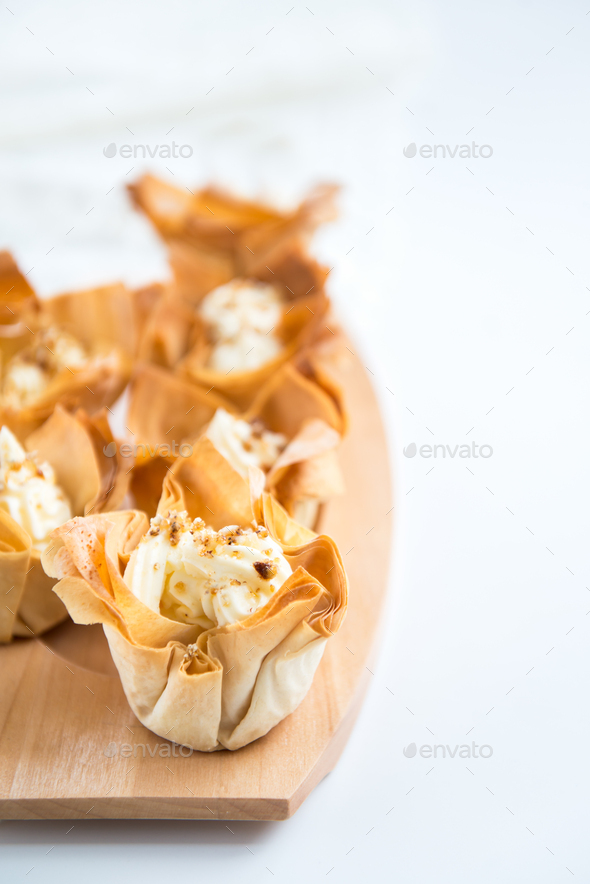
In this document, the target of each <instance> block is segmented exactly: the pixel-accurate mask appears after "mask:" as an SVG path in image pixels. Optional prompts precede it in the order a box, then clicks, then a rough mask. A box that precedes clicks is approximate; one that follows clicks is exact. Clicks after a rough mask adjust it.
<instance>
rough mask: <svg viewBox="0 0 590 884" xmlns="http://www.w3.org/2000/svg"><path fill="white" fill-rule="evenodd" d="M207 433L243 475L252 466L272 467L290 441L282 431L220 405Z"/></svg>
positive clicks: (246, 476)
mask: <svg viewBox="0 0 590 884" xmlns="http://www.w3.org/2000/svg"><path fill="white" fill-rule="evenodd" d="M205 435H206V436H207V437H208V438H209V439H210V440H211V442H213V444H214V446H215V447H216V449H217V450H218V451H219V453H220V454H222V455H223V456H224V457H225V459H226V460H227V461H228V463H230V464H231V466H232V467H233V468H234V470H235V471H236V472H237V473H239V474H240V476H242V477H243V478H244V479H247V478H248V468H249V467H258V468H259V469H261V470H264V471H265V472H267V471H268V470H270V468H271V467H272V466H273V464H274V462H275V461H276V459H277V458H278V456H279V454H280V453H281V451H282V450H283V448H284V447H285V445H286V444H287V437H286V436H283V434H282V433H273V432H271V431H270V430H267V429H266V428H265V427H264V424H262V423H261V422H260V421H255V422H253V423H248V421H245V420H242V419H241V418H238V417H233V415H231V414H229V412H227V411H225V409H224V408H218V409H217V411H216V412H215V414H214V416H213V420H212V421H211V423H210V424H209V426H208V427H207V432H206V434H205Z"/></svg>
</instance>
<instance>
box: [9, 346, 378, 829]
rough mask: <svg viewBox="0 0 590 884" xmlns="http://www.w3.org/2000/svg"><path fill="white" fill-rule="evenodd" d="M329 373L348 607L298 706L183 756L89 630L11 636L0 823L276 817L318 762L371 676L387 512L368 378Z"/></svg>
mask: <svg viewBox="0 0 590 884" xmlns="http://www.w3.org/2000/svg"><path fill="white" fill-rule="evenodd" d="M339 374H340V375H341V378H340V379H341V381H342V383H343V385H344V388H345V390H346V396H347V402H348V406H349V409H350V416H351V426H350V432H349V435H348V436H347V438H346V439H345V441H344V443H343V445H342V454H341V463H342V467H343V470H344V475H345V477H346V486H347V490H346V494H345V496H344V497H340V498H338V499H337V500H335V501H334V502H333V503H331V504H329V505H328V506H327V507H326V508H325V512H324V513H323V515H322V523H321V525H320V530H321V531H322V532H325V533H328V534H330V535H332V536H333V537H334V538H335V539H336V541H337V542H338V544H339V545H340V549H341V551H342V554H343V557H344V563H345V566H346V568H347V571H348V574H349V578H350V603H349V608H348V614H347V617H346V619H345V621H344V624H343V627H342V628H341V630H340V631H339V633H338V634H337V635H336V636H335V637H334V638H332V639H330V641H329V642H328V645H327V648H326V652H325V654H324V657H323V660H322V662H321V664H320V666H319V669H318V671H317V673H316V677H315V680H314V683H313V685H312V688H311V690H310V691H309V694H308V695H307V697H306V698H305V700H304V701H303V703H302V704H301V706H300V707H299V708H298V709H297V710H296V712H294V713H293V714H292V715H290V716H289V717H288V718H287V719H285V720H284V721H283V722H281V724H279V725H278V726H277V727H276V728H274V729H273V730H272V731H271V732H270V733H269V734H267V735H266V736H265V737H263V738H262V739H260V740H257V741H256V742H254V743H251V744H250V745H249V746H246V747H244V748H243V749H239V750H238V751H236V752H229V751H220V752H213V753H211V754H208V753H201V752H193V753H192V754H190V755H189V756H188V757H183V756H181V755H180V752H179V747H178V746H176V745H175V744H174V743H168V741H167V740H164V739H162V738H160V737H157V736H156V735H155V734H153V733H151V731H148V730H147V729H146V728H144V727H143V725H141V724H140V723H139V722H138V720H137V719H136V718H135V716H134V715H133V713H132V712H131V709H130V708H129V706H128V704H127V701H126V699H125V695H124V694H123V690H122V688H121V684H120V681H119V678H118V675H117V671H116V669H115V667H114V665H113V662H112V660H111V657H110V653H109V649H108V645H107V643H106V639H105V637H104V634H103V632H102V627H101V626H76V625H75V624H73V623H71V622H67V623H65V624H62V625H61V626H59V627H57V628H56V629H54V630H52V632H50V633H47V634H46V635H44V636H42V637H41V638H39V639H23V640H16V641H15V642H14V643H13V644H11V645H7V646H3V647H0V673H1V674H0V683H1V689H0V818H1V819H78V818H80V819H97V818H104V819H114V818H131V819H148V818H155V819H203V818H204V819H224V820H231V819H255V820H282V819H286V818H288V817H289V816H291V814H293V813H294V812H295V810H297V808H298V807H299V805H300V804H301V802H302V801H303V800H304V799H305V798H306V797H307V795H309V793H310V792H311V790H312V789H313V788H314V787H315V786H316V785H317V784H318V783H319V782H320V780H322V779H323V777H325V775H326V774H327V773H329V771H330V770H332V768H333V767H334V765H335V764H336V762H337V760H338V757H339V756H340V753H341V752H342V749H343V748H344V745H345V743H346V740H347V738H348V735H349V734H350V731H351V728H352V726H353V724H354V720H355V718H356V715H357V713H358V711H359V708H360V705H361V702H362V698H363V696H364V693H365V690H366V687H367V684H368V681H369V679H370V678H371V674H370V671H369V668H370V667H371V656H372V651H373V646H374V638H375V634H376V632H377V630H378V625H379V621H380V618H381V612H382V607H383V600H384V596H385V592H386V586H387V574H388V564H389V548H390V538H391V520H392V507H393V501H392V497H391V494H392V492H391V482H390V473H389V465H388V458H387V448H386V442H385V435H384V430H383V426H382V423H381V418H380V415H379V410H378V406H377V401H376V398H375V394H374V392H373V390H372V387H371V384H370V382H369V379H368V376H367V374H366V372H365V370H364V368H363V367H362V365H361V364H360V363H359V361H358V359H357V358H356V357H353V356H352V355H350V356H347V358H346V360H345V361H344V363H343V365H342V366H341V368H340V369H339ZM367 667H369V668H367ZM189 751H190V750H188V749H186V748H184V749H183V752H184V753H185V755H186V753H188V752H189ZM173 753H176V754H173Z"/></svg>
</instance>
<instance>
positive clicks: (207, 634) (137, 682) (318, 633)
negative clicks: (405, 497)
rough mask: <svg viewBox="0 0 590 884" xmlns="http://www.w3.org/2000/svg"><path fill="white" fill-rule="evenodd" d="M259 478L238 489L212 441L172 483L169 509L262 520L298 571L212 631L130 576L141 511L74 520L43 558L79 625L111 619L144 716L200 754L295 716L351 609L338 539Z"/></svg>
mask: <svg viewBox="0 0 590 884" xmlns="http://www.w3.org/2000/svg"><path fill="white" fill-rule="evenodd" d="M255 472H256V471H254V473H255ZM259 479H260V477H257V476H255V475H253V480H252V483H251V486H250V487H248V486H247V485H244V484H243V483H240V484H238V485H236V484H235V480H234V476H233V475H232V473H231V472H229V471H228V465H227V462H226V461H225V460H224V459H223V458H222V457H221V456H220V455H219V454H218V452H217V451H216V450H215V448H213V446H212V444H211V443H210V442H209V440H208V439H206V438H203V439H201V440H200V441H199V442H198V443H197V446H196V447H195V452H194V454H193V457H191V458H190V460H189V461H185V462H184V464H183V469H182V470H181V471H180V472H179V473H178V474H177V475H175V476H169V477H168V478H167V479H166V481H165V483H164V489H163V494H162V499H161V501H160V511H161V512H162V513H168V512H179V511H183V510H186V511H187V512H188V514H189V517H190V518H196V517H200V518H203V519H204V520H205V521H206V522H207V523H208V524H209V525H211V527H213V528H215V529H217V530H219V529H221V528H222V527H224V526H226V525H236V524H237V525H242V526H251V525H252V524H253V521H254V520H256V522H257V523H258V524H259V525H264V526H266V528H267V529H268V531H269V533H270V534H271V535H272V537H273V538H275V539H276V540H277V541H278V542H279V543H280V545H281V547H282V550H283V554H284V555H285V557H286V558H287V560H288V561H289V563H290V565H291V567H292V568H293V574H292V575H291V576H290V577H289V578H288V579H287V580H286V582H285V583H284V584H283V585H282V586H281V587H280V588H279V589H278V590H277V592H276V593H275V594H274V595H273V596H272V598H271V599H270V600H269V602H268V603H267V604H266V605H265V606H264V607H263V608H260V609H259V610H257V611H256V612H255V613H254V614H251V615H250V616H249V617H248V618H247V619H245V620H242V621H238V622H236V623H232V624H230V625H226V626H222V627H215V628H212V629H208V630H203V629H202V628H201V627H197V626H192V625H187V624H182V623H177V622H175V621H172V620H169V619H167V618H166V617H163V616H162V615H160V614H158V613H155V612H154V611H152V610H150V609H149V608H147V607H146V606H145V605H144V604H143V603H142V602H141V601H139V599H137V598H136V597H135V596H134V595H133V594H132V593H131V591H130V590H129V588H128V587H127V586H126V584H125V583H124V581H123V579H122V574H123V571H124V568H125V565H126V564H127V562H128V560H129V556H130V554H131V552H132V551H133V549H134V548H135V547H136V546H137V544H138V542H139V540H140V538H141V537H142V536H143V534H145V532H146V531H147V529H148V521H147V518H146V516H145V514H143V513H140V512H137V511H119V512H116V513H112V514H109V515H100V516H91V517H87V518H85V519H73V520H72V521H70V522H68V523H67V524H66V525H64V526H62V527H61V528H58V529H57V530H56V531H55V532H53V537H54V542H53V544H52V548H51V549H50V550H48V551H47V552H46V553H44V555H43V566H44V568H45V569H46V571H47V573H48V574H50V575H51V576H52V577H55V578H59V583H57V585H56V587H55V592H56V593H57V595H59V597H60V598H61V599H62V601H63V602H64V604H65V605H66V607H67V609H68V611H69V613H70V615H71V616H72V618H73V619H74V621H75V622H77V623H102V624H103V627H104V631H105V635H106V637H107V640H108V643H109V646H110V649H111V654H112V656H113V660H114V662H115V665H116V666H117V669H118V671H119V675H120V677H121V682H122V684H123V689H124V691H125V694H126V696H127V699H128V701H129V705H130V706H131V708H132V710H133V712H134V713H135V715H136V716H137V718H138V719H139V720H140V721H141V723H142V724H143V725H145V727H147V728H149V729H150V730H151V731H153V732H154V733H156V734H158V735H159V736H162V737H167V738H168V739H173V740H174V741H175V742H176V743H179V744H181V745H186V746H190V747H191V748H192V749H196V750H201V751H206V752H209V751H213V750H215V749H222V748H226V749H239V748H241V747H242V746H245V745H246V744H248V743H250V742H252V740H255V739H257V738H258V737H261V736H263V735H264V734H266V733H267V732H268V731H269V730H270V729H271V728H272V727H274V726H275V725H276V724H278V723H279V722H280V721H282V720H283V719H284V718H285V717H286V716H287V715H289V714H290V713H291V712H293V711H294V710H295V709H296V708H297V706H298V705H299V704H300V703H301V701H302V700H303V698H304V697H305V695H306V693H307V691H308V690H309V688H310V686H311V683H312V680H313V676H314V673H315V670H316V668H317V666H318V664H319V662H320V659H321V657H322V654H323V651H324V648H325V645H326V642H327V640H328V639H329V638H330V637H331V636H332V635H334V634H335V633H336V632H337V631H338V629H339V627H340V625H341V623H342V620H343V617H344V615H345V612H346V606H347V594H348V586H347V580H346V574H345V571H344V568H343V565H342V560H341V557H340V553H339V552H338V549H337V547H336V544H335V543H334V541H333V540H331V538H329V537H327V536H317V535H315V534H314V533H313V532H311V531H309V530H307V529H305V528H303V527H302V526H300V525H298V524H297V523H296V522H294V521H293V520H292V519H290V518H289V516H288V515H287V513H286V512H285V511H284V510H283V509H282V507H281V506H280V505H279V504H278V503H277V502H276V501H275V500H274V499H273V498H272V497H271V496H270V495H269V494H266V493H261V492H260V481H259Z"/></svg>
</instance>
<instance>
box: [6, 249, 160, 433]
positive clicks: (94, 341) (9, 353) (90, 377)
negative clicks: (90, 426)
mask: <svg viewBox="0 0 590 884" xmlns="http://www.w3.org/2000/svg"><path fill="white" fill-rule="evenodd" d="M11 261H12V259H11V258H10V255H8V253H0V284H3V283H5V282H6V283H8V282H12V284H13V287H12V289H11V290H9V291H8V293H6V294H4V293H3V292H2V291H1V289H0V317H4V315H5V314H6V315H12V317H13V319H14V321H13V322H12V323H10V324H8V323H6V324H4V325H2V324H1V323H0V356H1V359H2V363H1V367H2V370H3V371H4V370H5V368H6V366H7V364H8V362H9V360H10V359H11V358H12V357H14V356H17V355H18V354H19V353H21V352H24V351H26V350H27V349H28V348H30V347H32V346H34V345H35V335H36V334H38V333H39V332H42V331H43V330H44V329H47V328H50V327H51V328H54V329H57V330H59V331H60V332H66V333H68V334H70V335H72V336H73V337H74V338H75V339H76V340H77V341H78V342H79V343H80V344H82V345H83V346H84V348H85V349H86V351H87V352H88V360H87V362H85V363H84V364H83V365H82V366H79V367H73V368H69V367H66V368H63V369H61V370H60V371H59V372H58V373H57V374H55V375H54V376H53V377H52V378H51V379H50V381H49V383H48V384H47V386H46V387H45V389H44V390H43V392H42V393H41V394H40V395H39V396H38V397H36V398H35V399H34V400H33V401H31V402H30V403H29V404H27V405H25V406H23V407H22V408H16V407H14V406H12V405H8V404H3V403H2V401H1V399H0V424H2V425H5V426H7V427H9V428H10V429H11V430H12V431H13V432H14V433H15V434H16V435H17V436H18V437H19V438H20V439H21V440H24V439H25V438H26V436H27V435H28V434H29V433H31V432H32V431H33V430H35V429H36V428H37V427H39V426H40V425H41V424H42V423H43V422H44V421H45V420H47V418H48V417H49V416H50V415H51V414H52V413H53V410H54V408H55V406H56V405H57V404H58V403H60V404H61V405H63V406H64V407H65V408H67V409H68V410H70V411H73V410H75V409H76V408H84V409H85V410H86V411H87V412H88V413H90V414H92V413H95V412H97V411H99V410H100V409H101V408H103V407H104V406H107V407H108V406H109V405H112V404H113V402H115V400H116V399H117V398H118V397H119V396H120V394H121V393H122V391H123V389H124V388H125V386H126V384H127V382H128V380H129V377H130V374H131V370H132V365H133V358H134V355H135V353H136V351H137V347H138V344H139V321H138V317H139V316H140V313H141V306H143V304H144V303H145V301H146V296H145V294H144V295H143V300H142V297H141V295H140V294H138V293H133V292H131V291H129V290H128V289H126V288H125V286H123V285H121V284H117V285H111V286H104V287H102V288H97V289H91V290H88V291H81V292H74V293H71V294H64V295H57V296H56V297H54V298H48V299H46V300H42V301H41V300H39V299H37V298H36V296H35V294H34V292H33V290H32V289H31V288H30V286H28V283H27V282H26V280H25V279H24V277H23V276H22V274H20V271H19V270H18V267H17V266H16V264H15V263H14V261H12V263H11ZM3 267H4V272H3ZM27 287H28V288H27ZM15 292H17V293H18V292H20V293H21V296H20V297H19V298H18V299H17V300H16V303H15ZM144 311H145V308H144Z"/></svg>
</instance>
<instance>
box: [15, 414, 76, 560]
mask: <svg viewBox="0 0 590 884" xmlns="http://www.w3.org/2000/svg"><path fill="white" fill-rule="evenodd" d="M0 508H2V509H3V510H5V511H6V512H7V513H8V514H9V515H10V516H11V517H12V518H13V519H14V520H15V522H17V523H18V524H19V525H20V526H21V528H24V529H25V531H26V532H27V533H28V534H29V536H30V537H31V539H32V541H33V546H34V547H35V549H38V550H41V551H42V550H43V549H45V547H46V546H47V543H48V541H49V534H50V533H51V531H53V530H54V528H57V527H58V526H59V525H63V523H64V522H67V521H68V519H71V517H72V512H71V508H70V504H69V502H68V500H67V498H66V496H65V494H64V492H63V491H62V489H61V488H60V487H59V485H57V484H56V481H55V474H54V472H53V469H52V467H51V466H50V464H48V463H47V462H46V461H42V462H39V463H37V462H36V460H35V459H34V456H32V455H30V454H27V453H26V452H25V450H24V448H23V447H22V445H21V444H20V443H19V441H18V440H17V439H16V437H15V436H14V435H13V433H11V431H10V430H9V429H8V427H2V429H1V430H0Z"/></svg>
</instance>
